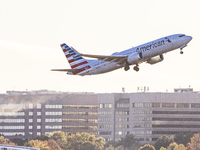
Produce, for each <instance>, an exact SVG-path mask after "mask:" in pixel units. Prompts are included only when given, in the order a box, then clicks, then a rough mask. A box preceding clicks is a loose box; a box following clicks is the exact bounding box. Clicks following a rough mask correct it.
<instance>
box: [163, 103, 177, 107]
mask: <svg viewBox="0 0 200 150" xmlns="http://www.w3.org/2000/svg"><path fill="white" fill-rule="evenodd" d="M162 107H163V108H174V107H175V103H162Z"/></svg>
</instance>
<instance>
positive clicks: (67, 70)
mask: <svg viewBox="0 0 200 150" xmlns="http://www.w3.org/2000/svg"><path fill="white" fill-rule="evenodd" d="M51 71H63V72H72V73H74V72H76V71H79V69H52V70H51Z"/></svg>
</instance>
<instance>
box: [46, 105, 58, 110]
mask: <svg viewBox="0 0 200 150" xmlns="http://www.w3.org/2000/svg"><path fill="white" fill-rule="evenodd" d="M45 108H50V109H60V108H62V105H45Z"/></svg>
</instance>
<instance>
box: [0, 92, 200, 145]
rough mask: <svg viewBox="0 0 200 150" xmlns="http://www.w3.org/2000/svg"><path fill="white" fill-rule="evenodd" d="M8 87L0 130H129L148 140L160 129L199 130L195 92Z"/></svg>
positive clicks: (11, 133) (29, 133) (16, 133)
mask: <svg viewBox="0 0 200 150" xmlns="http://www.w3.org/2000/svg"><path fill="white" fill-rule="evenodd" d="M177 91H178V92H177V93H113V94H94V93H31V92H28V93H8V94H2V95H0V134H1V135H4V136H5V137H6V138H16V137H19V138H24V139H32V138H35V137H36V136H38V135H42V134H52V132H53V131H58V130H59V131H65V132H88V133H93V134H95V135H98V136H101V137H103V138H105V140H106V141H110V140H115V141H117V140H119V139H120V138H122V137H124V136H125V135H126V134H134V135H135V138H137V139H138V140H139V141H141V143H145V144H146V143H149V144H153V143H154V142H155V141H156V140H157V139H158V138H159V137H160V136H161V135H163V134H166V135H175V134H177V133H179V132H188V131H191V132H194V133H197V132H200V93H198V92H193V91H191V90H189V91H185V90H184V93H183V92H181V91H180V89H179V90H177Z"/></svg>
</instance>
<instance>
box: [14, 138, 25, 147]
mask: <svg viewBox="0 0 200 150" xmlns="http://www.w3.org/2000/svg"><path fill="white" fill-rule="evenodd" d="M10 141H11V142H13V143H15V144H16V145H18V146H24V143H26V142H27V140H25V139H21V138H14V139H10Z"/></svg>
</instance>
